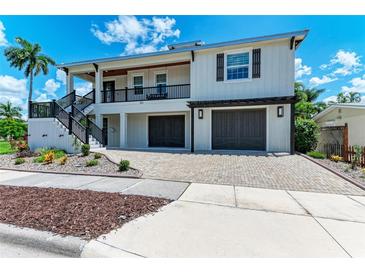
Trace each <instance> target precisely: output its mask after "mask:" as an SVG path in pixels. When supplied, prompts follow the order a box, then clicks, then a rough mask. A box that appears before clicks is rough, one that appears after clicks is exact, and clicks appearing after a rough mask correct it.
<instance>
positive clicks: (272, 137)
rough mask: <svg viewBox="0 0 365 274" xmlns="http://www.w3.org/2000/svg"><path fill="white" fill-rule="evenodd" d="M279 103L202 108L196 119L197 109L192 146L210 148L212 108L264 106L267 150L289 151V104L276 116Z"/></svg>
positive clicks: (195, 116) (197, 148) (197, 149)
mask: <svg viewBox="0 0 365 274" xmlns="http://www.w3.org/2000/svg"><path fill="white" fill-rule="evenodd" d="M278 106H279V105H267V106H252V107H229V108H204V109H203V111H204V114H203V117H204V118H203V119H198V109H195V113H194V121H195V122H194V135H195V139H194V146H195V150H196V151H200V150H211V149H212V135H211V132H212V110H215V109H216V110H223V109H248V108H253V109H257V108H266V115H267V116H266V117H267V118H266V134H267V135H266V136H267V138H266V144H267V151H268V152H290V105H283V106H284V117H277V107H278Z"/></svg>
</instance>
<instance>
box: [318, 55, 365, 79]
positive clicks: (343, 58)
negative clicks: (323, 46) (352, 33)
mask: <svg viewBox="0 0 365 274" xmlns="http://www.w3.org/2000/svg"><path fill="white" fill-rule="evenodd" d="M360 59H361V56H359V55H358V54H357V53H356V52H354V51H353V52H350V51H344V50H342V49H340V50H339V51H337V53H336V55H335V57H334V58H332V59H331V60H330V63H329V64H323V65H321V66H320V68H321V69H329V68H332V67H334V68H335V70H334V71H333V73H332V74H333V75H343V76H346V75H350V74H352V73H356V72H359V71H360V70H361V68H362V67H363V65H362V64H361V61H360Z"/></svg>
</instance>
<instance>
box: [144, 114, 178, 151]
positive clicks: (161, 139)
mask: <svg viewBox="0 0 365 274" xmlns="http://www.w3.org/2000/svg"><path fill="white" fill-rule="evenodd" d="M148 129H149V130H148V140H149V142H148V144H149V146H150V147H184V146H185V116H184V115H171V116H149V118H148Z"/></svg>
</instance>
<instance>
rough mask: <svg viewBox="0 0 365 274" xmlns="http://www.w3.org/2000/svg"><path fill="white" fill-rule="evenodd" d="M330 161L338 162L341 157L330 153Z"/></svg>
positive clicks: (341, 159)
mask: <svg viewBox="0 0 365 274" xmlns="http://www.w3.org/2000/svg"><path fill="white" fill-rule="evenodd" d="M330 160H331V161H334V162H335V163H337V162H339V161H343V158H342V157H341V156H339V155H331V157H330Z"/></svg>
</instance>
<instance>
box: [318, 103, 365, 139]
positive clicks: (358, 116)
mask: <svg viewBox="0 0 365 274" xmlns="http://www.w3.org/2000/svg"><path fill="white" fill-rule="evenodd" d="M317 123H318V124H319V125H320V126H321V127H324V126H329V125H331V126H344V125H345V123H347V125H348V130H349V145H351V146H354V145H360V146H365V109H346V108H342V109H341V111H340V112H339V109H338V108H336V109H334V110H332V111H331V112H329V113H327V114H326V115H325V116H323V117H322V118H320V119H319V120H318V121H317Z"/></svg>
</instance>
